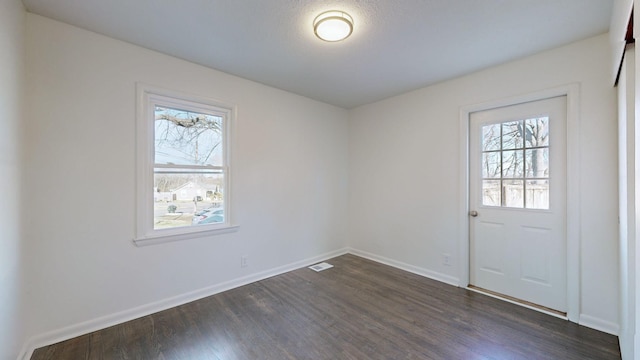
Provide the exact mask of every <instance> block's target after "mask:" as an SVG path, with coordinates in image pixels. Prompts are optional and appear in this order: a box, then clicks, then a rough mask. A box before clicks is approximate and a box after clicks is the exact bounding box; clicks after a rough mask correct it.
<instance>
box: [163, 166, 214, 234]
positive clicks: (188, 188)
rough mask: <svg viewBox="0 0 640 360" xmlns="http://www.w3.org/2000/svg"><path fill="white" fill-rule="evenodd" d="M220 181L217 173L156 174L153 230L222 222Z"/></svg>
mask: <svg viewBox="0 0 640 360" xmlns="http://www.w3.org/2000/svg"><path fill="white" fill-rule="evenodd" d="M223 180H224V175H223V174H219V173H218V174H216V173H180V172H174V173H161V172H156V173H155V174H154V185H153V194H154V202H153V204H154V206H153V215H154V216H153V228H154V229H165V228H175V227H183V226H192V225H202V224H215V223H222V222H224V206H223V205H224V191H223V184H224V181H223Z"/></svg>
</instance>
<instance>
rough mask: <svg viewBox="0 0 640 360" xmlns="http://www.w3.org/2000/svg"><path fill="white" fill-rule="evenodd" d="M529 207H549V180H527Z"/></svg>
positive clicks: (546, 208)
mask: <svg viewBox="0 0 640 360" xmlns="http://www.w3.org/2000/svg"><path fill="white" fill-rule="evenodd" d="M526 197H527V199H526V200H527V201H526V203H527V209H545V210H548V209H549V180H548V179H539V180H527V192H526Z"/></svg>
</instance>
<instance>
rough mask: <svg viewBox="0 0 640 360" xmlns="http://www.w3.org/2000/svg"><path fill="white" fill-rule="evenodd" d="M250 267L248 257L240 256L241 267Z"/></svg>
mask: <svg viewBox="0 0 640 360" xmlns="http://www.w3.org/2000/svg"><path fill="white" fill-rule="evenodd" d="M248 265H249V257H248V256H247V255H243V256H240V267H241V268H245V267H247V266H248Z"/></svg>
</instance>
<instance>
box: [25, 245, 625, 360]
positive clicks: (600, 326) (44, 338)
mask: <svg viewBox="0 0 640 360" xmlns="http://www.w3.org/2000/svg"><path fill="white" fill-rule="evenodd" d="M347 253H350V254H353V255H356V256H360V257H362V258H365V259H369V260H372V261H375V262H379V263H382V264H385V265H389V266H392V267H395V268H398V269H401V270H404V271H408V272H410V273H414V274H417V275H420V276H424V277H426V278H430V279H433V280H437V281H440V282H443V283H446V284H449V285H452V286H456V287H459V283H460V279H459V278H457V277H455V276H450V275H446V274H442V273H439V272H436V271H432V270H429V269H425V268H421V267H418V266H414V265H410V264H407V263H403V262H401V261H396V260H393V259H389V258H386V257H384V256H380V255H376V254H373V253H369V252H366V251H362V250H357V249H353V248H343V249H340V250H336V251H332V252H328V253H325V254H322V255H319V256H315V257H312V258H308V259H304V260H300V261H296V262H294V263H290V264H287V265H283V266H279V267H276V268H273V269H269V270H266V271H262V272H259V273H255V274H251V275H248V276H244V277H241V278H238V279H234V280H230V281H227V282H223V283H220V284H217V285H212V286H208V287H206V288H203V289H199V290H195V291H192V292H189V293H186V294H181V295H177V296H174V297H171V298H168V299H164V300H159V301H156V302H152V303H149V304H145V305H142V306H139V307H136V308H132V309H128V310H124V311H121V312H118V313H114V314H110V315H106V316H103V317H99V318H96V319H92V320H88V321H85V322H82V323H78V324H73V325H70V326H67V327H64V328H61V329H57V330H53V331H50V332H47V333H44V334H40V335H36V336H34V337H32V338H30V339H29V340H28V341H27V342H26V344H25V346H24V347H23V350H22V352H21V353H20V356H19V357H18V360H29V359H30V358H31V355H32V354H33V351H34V350H35V349H37V348H40V347H43V346H47V345H51V344H55V343H57V342H60V341H64V340H68V339H72V338H74V337H77V336H80V335H84V334H87V333H90V332H93V331H97V330H101V329H105V328H107V327H110V326H113V325H117V324H121V323H124V322H127V321H130V320H134V319H137V318H140V317H143V316H147V315H150V314H153V313H156V312H159V311H162V310H166V309H170V308H172V307H175V306H179V305H183V304H186V303H189V302H192V301H195V300H198V299H202V298H205V297H207V296H211V295H215V294H218V293H221V292H224V291H227V290H231V289H234V288H237V287H240V286H244V285H247V284H250V283H253V282H256V281H260V280H264V279H267V278H270V277H273V276H276V275H280V274H283V273H286V272H289V271H292V270H296V269H299V268H302V267H306V266H309V265H313V264H315V263H318V262H321V261H325V260H328V259H331V258H333V257H336V256H340V255H344V254H347ZM579 324H580V325H583V326H586V327H589V328H592V329H596V330H599V331H603V332H606V333H608V334H612V335H618V333H619V331H620V329H619V326H618V324H615V323H612V322H609V321H605V320H602V319H599V318H596V317H593V316H589V315H585V314H581V315H580V319H579Z"/></svg>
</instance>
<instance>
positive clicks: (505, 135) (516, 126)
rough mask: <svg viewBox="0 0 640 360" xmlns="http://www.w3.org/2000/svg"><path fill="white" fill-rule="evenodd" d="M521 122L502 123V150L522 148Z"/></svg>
mask: <svg viewBox="0 0 640 360" xmlns="http://www.w3.org/2000/svg"><path fill="white" fill-rule="evenodd" d="M521 132H522V121H510V122H506V123H502V148H503V149H506V150H509V149H520V148H522V134H521Z"/></svg>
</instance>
